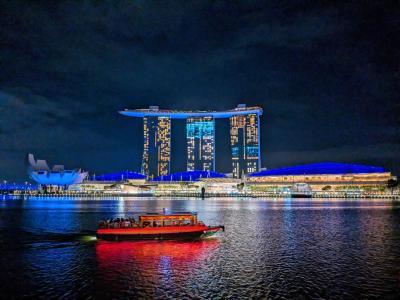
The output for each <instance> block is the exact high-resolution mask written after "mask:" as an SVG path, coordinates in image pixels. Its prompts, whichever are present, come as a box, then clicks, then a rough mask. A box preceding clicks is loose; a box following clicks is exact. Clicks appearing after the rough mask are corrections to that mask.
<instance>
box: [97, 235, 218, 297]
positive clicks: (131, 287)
mask: <svg viewBox="0 0 400 300" xmlns="http://www.w3.org/2000/svg"><path fill="white" fill-rule="evenodd" d="M219 245H220V242H219V240H218V239H215V238H210V239H205V240H200V241H124V242H106V241H98V242H97V243H96V246H95V248H96V258H97V263H98V274H97V281H98V284H99V285H100V286H107V290H104V289H103V290H104V292H105V293H107V294H108V295H109V296H110V297H112V295H116V294H120V293H121V291H131V292H132V291H133V292H135V289H136V292H139V291H140V290H146V291H147V292H146V297H156V296H157V293H160V292H162V293H163V294H164V293H165V292H166V291H169V290H170V289H171V287H173V286H182V285H184V284H185V282H188V281H189V280H190V277H192V276H193V274H194V273H195V271H196V269H197V268H198V267H199V266H201V265H202V264H203V263H202V262H204V261H205V260H210V259H211V258H212V256H213V254H214V253H215V251H216V250H217V249H218V248H219ZM210 280H212V279H211V278H210ZM150 291H151V293H150V294H149V292H150ZM159 296H160V295H159Z"/></svg>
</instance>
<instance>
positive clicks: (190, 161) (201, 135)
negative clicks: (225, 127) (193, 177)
mask: <svg viewBox="0 0 400 300" xmlns="http://www.w3.org/2000/svg"><path fill="white" fill-rule="evenodd" d="M214 128H215V123H214V118H213V117H192V118H187V119H186V138H187V170H188V171H194V170H200V171H214V170H215V163H214V150H215V144H214V140H215V135H214V133H215V130H214Z"/></svg>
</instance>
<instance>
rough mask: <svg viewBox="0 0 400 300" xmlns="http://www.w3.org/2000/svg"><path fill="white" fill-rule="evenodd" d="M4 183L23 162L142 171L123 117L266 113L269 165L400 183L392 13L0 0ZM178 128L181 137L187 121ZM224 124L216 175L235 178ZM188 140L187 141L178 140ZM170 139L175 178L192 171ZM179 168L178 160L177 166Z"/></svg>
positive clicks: (139, 129)
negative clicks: (331, 165) (366, 174)
mask: <svg viewBox="0 0 400 300" xmlns="http://www.w3.org/2000/svg"><path fill="white" fill-rule="evenodd" d="M0 7H1V18H0V40H1V41H3V42H2V43H1V46H0V57H1V67H2V72H1V74H0V112H1V118H0V145H1V147H0V177H1V178H5V179H7V180H12V181H19V182H22V181H25V180H26V179H27V178H26V172H25V170H24V165H23V160H24V157H25V155H26V153H34V154H36V155H38V156H39V157H46V158H47V159H48V160H49V161H51V162H54V163H58V162H62V163H64V164H66V165H70V166H78V167H81V168H83V169H85V170H89V171H90V172H91V173H96V174H101V173H107V172H117V171H121V170H126V169H132V170H136V171H140V170H141V167H142V158H143V157H142V156H143V152H142V151H143V149H142V147H143V141H142V136H143V126H142V125H141V120H128V118H121V117H120V116H119V115H118V114H116V113H115V112H116V111H118V110H121V109H124V108H126V107H131V108H139V107H148V106H149V105H159V106H160V107H165V108H169V109H172V110H174V109H182V110H188V109H194V110H216V111H218V110H223V109H226V108H230V107H235V106H236V105H237V104H239V103H247V105H248V106H261V107H263V108H264V115H263V117H262V118H261V119H260V125H261V126H260V127H261V129H262V132H261V135H260V141H261V147H260V150H261V152H260V156H261V162H262V167H268V168H277V167H285V166H290V165H296V164H305V163H317V162H321V161H336V162H344V163H359V164H367V165H379V166H384V167H385V168H386V169H388V170H391V171H393V173H395V174H399V173H400V163H399V153H400V143H399V139H398V136H399V135H400V123H399V115H400V106H399V101H398V99H399V98H400V90H399V88H398V86H399V84H398V82H399V74H398V73H399V72H398V70H399V68H398V66H399V56H398V47H395V46H393V43H394V42H395V41H396V40H398V32H399V22H397V15H396V14H395V12H398V11H399V8H398V4H397V3H394V2H393V3H382V2H368V3H365V2H357V1H351V2H348V3H328V2H324V3H315V2H306V3H298V2H293V1H292V2H285V1H283V2H281V3H280V4H279V5H276V4H274V3H272V2H261V1H249V2H247V1H246V2H234V3H227V2H226V3H224V2H215V3H212V4H211V3H201V2H199V3H196V4H193V3H188V2H186V3H185V4H184V5H182V4H180V3H178V2H175V3H174V2H164V1H162V2H153V1H144V2H143V1H142V2H140V1H139V2H137V3H134V2H120V3H115V2H113V1H111V2H103V1H96V2H91V1H89V2H86V3H85V5H81V3H78V2H76V3H75V2H72V3H71V2H64V1H62V2H60V1H56V2H53V3H51V4H48V3H46V2H36V1H35V2H31V1H1V4H0ZM173 123H174V124H172V125H171V126H172V131H173V132H174V133H175V134H177V135H179V136H182V135H185V134H186V133H185V132H186V122H185V121H184V120H182V121H180V120H176V121H175V122H173ZM229 126H230V124H229V120H225V119H224V120H221V119H215V128H216V131H215V146H216V147H215V148H216V149H215V157H217V159H216V161H215V169H216V170H219V171H221V172H230V170H231V168H232V162H231V159H230V155H227V157H224V155H223V154H226V153H229V152H231V145H230V140H229V136H228V135H227V133H226V132H228V131H229ZM183 142H186V141H183ZM186 146H187V145H186V143H184V144H176V142H175V141H173V140H172V141H171V148H173V149H174V150H173V151H172V152H171V170H170V171H171V172H175V171H180V170H184V169H186V164H187V162H186V160H187V153H186V150H185V149H186ZM181 161H182V162H181Z"/></svg>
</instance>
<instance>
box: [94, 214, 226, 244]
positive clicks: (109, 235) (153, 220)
mask: <svg viewBox="0 0 400 300" xmlns="http://www.w3.org/2000/svg"><path fill="white" fill-rule="evenodd" d="M219 230H222V231H224V230H225V226H222V225H220V226H206V225H204V223H203V222H202V221H199V220H198V219H197V213H191V212H179V213H172V214H158V213H147V214H145V215H141V216H139V219H138V220H137V221H136V220H135V219H134V218H117V219H114V220H107V221H100V223H99V228H98V229H97V232H96V236H97V238H98V239H103V240H114V241H118V240H127V239H131V240H146V239H158V240H171V239H172V240H173V239H195V238H202V237H206V236H210V235H213V234H214V233H216V232H218V231H219Z"/></svg>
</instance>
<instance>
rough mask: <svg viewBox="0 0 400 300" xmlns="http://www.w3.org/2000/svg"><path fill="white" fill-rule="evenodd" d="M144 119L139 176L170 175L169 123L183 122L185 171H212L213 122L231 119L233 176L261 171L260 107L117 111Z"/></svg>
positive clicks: (213, 154) (213, 159)
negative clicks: (173, 121) (140, 173)
mask: <svg viewBox="0 0 400 300" xmlns="http://www.w3.org/2000/svg"><path fill="white" fill-rule="evenodd" d="M119 113H120V114H122V115H124V116H128V117H135V118H143V123H144V151H143V161H142V173H143V174H145V175H146V176H147V177H148V178H154V177H157V176H161V175H166V174H168V173H170V161H171V120H172V119H181V120H182V119H184V120H186V143H187V170H188V171H194V170H201V171H215V119H225V118H230V124H231V127H230V131H231V135H230V139H231V149H232V167H233V169H232V173H233V176H234V177H242V175H243V174H248V173H252V172H255V171H258V170H259V169H260V163H261V162H260V126H259V123H260V122H259V120H260V116H261V115H262V113H263V111H262V108H261V107H258V106H253V107H246V105H245V104H239V105H238V106H237V107H236V108H234V109H231V110H225V111H178V110H169V109H160V108H159V107H158V106H150V107H149V108H144V109H125V110H122V111H120V112H119Z"/></svg>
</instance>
